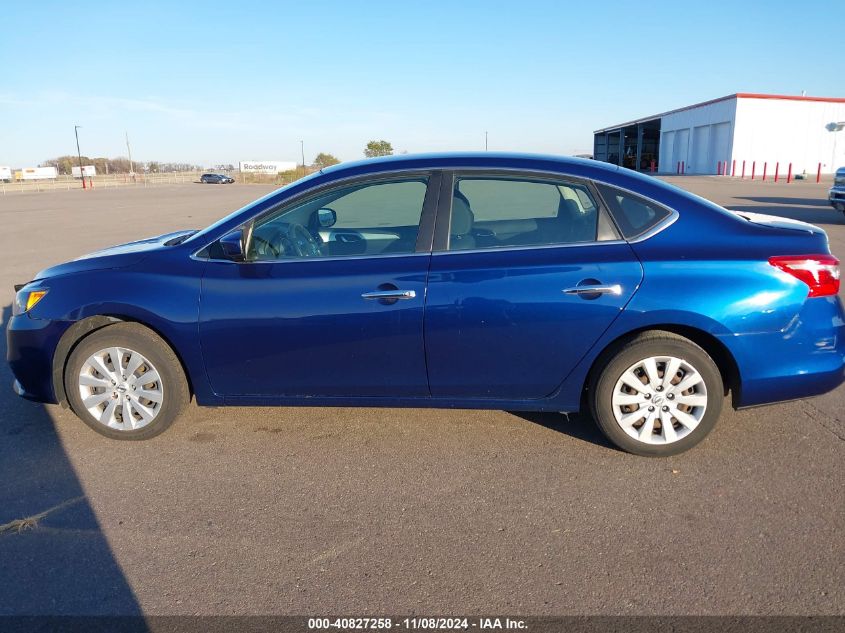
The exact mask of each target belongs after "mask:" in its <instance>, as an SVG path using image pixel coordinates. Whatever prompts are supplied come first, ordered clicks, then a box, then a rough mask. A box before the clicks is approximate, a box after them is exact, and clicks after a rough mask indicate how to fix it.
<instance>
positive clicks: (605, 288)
mask: <svg viewBox="0 0 845 633" xmlns="http://www.w3.org/2000/svg"><path fill="white" fill-rule="evenodd" d="M563 294H566V295H617V296H618V295H621V294H622V286H620V285H619V284H610V285H605V284H584V285H583V286H572V287H571V288H564V289H563Z"/></svg>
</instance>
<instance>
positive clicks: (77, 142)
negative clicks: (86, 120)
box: [71, 125, 85, 189]
mask: <svg viewBox="0 0 845 633" xmlns="http://www.w3.org/2000/svg"><path fill="white" fill-rule="evenodd" d="M81 127H82V126H81V125H74V126H73V133H74V134H75V135H76V156H77V158H79V177H80V178H82V188H83V189H85V174H84V173H82V152H81V151H79V128H81ZM71 171H73V170H71Z"/></svg>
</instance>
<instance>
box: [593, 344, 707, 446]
mask: <svg viewBox="0 0 845 633" xmlns="http://www.w3.org/2000/svg"><path fill="white" fill-rule="evenodd" d="M598 366H599V367H602V366H603V369H601V370H600V371H599V372H598V373H597V375H596V376H595V377H594V380H593V382H592V385H591V387H592V388H591V389H590V394H589V395H590V405H591V410H592V413H593V417H594V418H595V420H596V422H597V423H598V425H599V428H600V429H601V430H602V432H603V433H604V434H605V435H606V436H607V438H608V439H609V440H610V441H611V442H613V443H614V444H616V445H617V446H618V447H620V448H621V449H623V450H625V451H628V452H630V453H634V454H637V455H644V456H648V457H662V456H668V455H675V454H677V453H681V452H683V451H685V450H688V449H690V448H692V447H693V446H695V445H696V444H698V443H699V442H700V441H701V440H703V439H704V438H705V437H706V436H707V434H708V433H709V432H710V431H711V430H712V429H713V427H714V426H715V424H716V421H717V420H718V419H719V415H720V413H721V410H722V402H723V399H724V387H723V382H722V376H721V374H720V373H719V369H718V367H717V366H716V363H715V362H713V359H712V358H711V357H710V356H709V355H708V354H707V352H705V351H704V350H703V349H702V348H701V347H699V346H698V345H696V344H695V343H693V342H692V341H690V340H688V339H685V338H683V337H681V336H677V335H675V334H672V333H670V332H648V333H644V334H641V335H639V336H637V337H636V338H634V339H632V340H631V341H629V342H627V343H625V344H624V345H622V346H621V347H620V348H618V349H616V350H613V351H612V352H610V353H608V354H607V355H606V356H605V357H604V358H602V359H600V361H599V363H598Z"/></svg>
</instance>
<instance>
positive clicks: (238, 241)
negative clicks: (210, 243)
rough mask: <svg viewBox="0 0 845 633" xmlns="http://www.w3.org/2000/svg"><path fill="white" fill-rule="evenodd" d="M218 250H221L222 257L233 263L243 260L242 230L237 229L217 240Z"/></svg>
mask: <svg viewBox="0 0 845 633" xmlns="http://www.w3.org/2000/svg"><path fill="white" fill-rule="evenodd" d="M218 243H219V244H220V248H221V249H223V256H224V257H225V258H226V259H231V260H232V261H234V262H242V261H243V260H244V230H243V229H238V230H237V231H232V232H231V233H227V234H226V235H224V236H223V237H221V238H220V239H219V240H218Z"/></svg>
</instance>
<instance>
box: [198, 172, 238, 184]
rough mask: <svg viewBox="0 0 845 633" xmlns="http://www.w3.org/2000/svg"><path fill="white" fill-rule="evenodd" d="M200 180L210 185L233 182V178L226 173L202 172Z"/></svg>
mask: <svg viewBox="0 0 845 633" xmlns="http://www.w3.org/2000/svg"><path fill="white" fill-rule="evenodd" d="M200 182H203V183H207V184H210V185H228V184H230V183H233V182H235V179H234V178H232V177H231V176H227V175H226V174H203V175H202V176H200Z"/></svg>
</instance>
